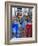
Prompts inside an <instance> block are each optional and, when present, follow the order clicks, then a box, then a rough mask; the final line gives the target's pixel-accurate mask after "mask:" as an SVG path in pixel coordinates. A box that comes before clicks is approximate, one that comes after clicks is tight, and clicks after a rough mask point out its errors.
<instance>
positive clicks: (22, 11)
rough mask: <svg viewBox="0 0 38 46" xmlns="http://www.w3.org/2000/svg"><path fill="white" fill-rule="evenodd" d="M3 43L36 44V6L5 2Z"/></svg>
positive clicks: (33, 4)
mask: <svg viewBox="0 0 38 46" xmlns="http://www.w3.org/2000/svg"><path fill="white" fill-rule="evenodd" d="M5 30H6V31H5V43H6V44H19V43H35V42H37V4H35V3H20V2H5Z"/></svg>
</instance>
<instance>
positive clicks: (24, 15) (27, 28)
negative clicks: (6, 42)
mask: <svg viewBox="0 0 38 46" xmlns="http://www.w3.org/2000/svg"><path fill="white" fill-rule="evenodd" d="M11 34H12V35H11V37H12V38H14V37H15V38H23V37H32V8H28V7H27V8H21V7H12V22H11Z"/></svg>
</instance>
